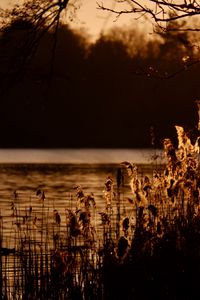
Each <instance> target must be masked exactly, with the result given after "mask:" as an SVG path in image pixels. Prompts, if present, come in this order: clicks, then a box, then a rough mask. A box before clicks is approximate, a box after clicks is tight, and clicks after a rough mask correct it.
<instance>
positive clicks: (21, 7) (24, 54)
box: [0, 0, 79, 83]
mask: <svg viewBox="0 0 200 300" xmlns="http://www.w3.org/2000/svg"><path fill="white" fill-rule="evenodd" d="M78 5H79V0H71V1H70V0H25V1H24V2H23V3H22V4H18V5H15V6H14V7H13V8H11V9H7V10H1V11H0V43H1V48H2V45H3V46H4V45H5V40H6V39H7V36H8V35H10V36H11V40H13V37H15V36H16V34H19V32H20V34H21V35H22V34H23V38H21V41H22V42H21V43H20V45H16V48H15V49H12V52H13V53H15V55H14V59H13V62H12V61H11V60H10V64H12V68H10V69H11V71H10V72H7V74H6V76H5V73H2V71H1V72H0V78H1V82H3V80H7V81H8V82H10V83H11V82H13V81H16V80H18V79H19V78H20V77H21V76H22V75H23V74H24V71H25V69H26V66H27V64H28V63H29V62H30V61H31V59H32V57H33V56H34V54H35V53H36V51H37V49H38V46H39V45H40V41H41V39H42V38H43V37H44V35H45V34H46V33H47V32H51V33H52V36H53V39H52V43H51V45H52V46H51V61H50V64H49V74H52V72H53V66H54V59H55V52H56V45H57V35H58V27H59V24H60V22H61V20H62V18H63V13H64V12H65V11H66V12H67V14H68V16H69V17H70V18H72V17H73V16H74V15H75V11H76V9H77V8H78ZM5 37H6V38H5ZM6 47H7V48H9V45H6ZM11 47H13V41H12V46H11ZM1 73H2V74H1ZM2 77H3V80H2Z"/></svg>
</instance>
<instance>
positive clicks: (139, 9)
mask: <svg viewBox="0 0 200 300" xmlns="http://www.w3.org/2000/svg"><path fill="white" fill-rule="evenodd" d="M105 3H106V4H105ZM114 3H115V6H114V8H113V5H112V6H108V4H107V2H106V1H102V2H98V8H99V9H102V10H106V11H109V12H112V13H113V14H115V15H116V16H117V17H120V16H121V15H122V14H131V15H134V16H135V18H141V17H146V18H147V17H148V18H150V20H153V23H154V24H155V23H156V25H158V26H159V27H161V28H163V29H169V28H168V27H167V26H168V22H172V21H176V20H181V19H182V20H188V18H191V17H195V16H199V15H200V1H199V0H198V1H197V0H142V1H135V0H114ZM178 30H187V31H200V27H195V26H192V25H191V26H190V27H185V22H183V23H182V27H179V28H178Z"/></svg>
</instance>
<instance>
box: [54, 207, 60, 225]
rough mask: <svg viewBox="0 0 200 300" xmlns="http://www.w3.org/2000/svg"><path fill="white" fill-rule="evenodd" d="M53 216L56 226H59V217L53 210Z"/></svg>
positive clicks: (55, 210)
mask: <svg viewBox="0 0 200 300" xmlns="http://www.w3.org/2000/svg"><path fill="white" fill-rule="evenodd" d="M53 214H54V219H55V222H56V224H57V225H60V223H61V217H60V215H59V213H58V211H57V209H54V211H53Z"/></svg>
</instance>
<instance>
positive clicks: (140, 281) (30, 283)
mask: <svg viewBox="0 0 200 300" xmlns="http://www.w3.org/2000/svg"><path fill="white" fill-rule="evenodd" d="M176 131H177V139H178V148H177V149H175V147H174V146H173V144H172V142H171V141H170V139H165V140H164V141H163V156H164V157H165V160H166V164H165V165H164V166H163V165H162V166H160V165H158V164H157V163H156V162H155V163H154V164H153V171H152V175H151V176H149V175H148V176H147V174H144V175H143V174H141V170H139V169H138V166H136V165H135V164H133V163H131V162H126V161H125V162H122V163H121V164H120V165H119V167H118V168H117V170H116V180H115V179H114V178H111V177H107V178H106V179H105V183H104V190H103V193H102V199H103V201H104V209H103V210H101V211H98V210H97V205H96V203H95V195H94V194H89V195H88V194H85V191H84V190H83V188H82V187H81V186H75V187H74V194H73V195H71V199H70V201H69V202H70V205H69V207H65V217H64V218H63V215H62V216H61V214H60V212H59V210H58V209H56V207H55V204H54V203H53V208H52V210H50V206H49V202H48V201H46V200H47V199H46V195H45V193H44V191H43V190H37V192H36V195H35V196H36V197H37V201H38V202H37V203H38V204H37V205H38V206H37V207H36V206H34V205H33V203H32V201H31V199H30V200H29V201H27V204H26V205H27V206H26V207H25V208H21V206H20V197H19V195H18V194H17V193H16V192H15V193H14V195H13V197H12V199H11V206H10V215H11V216H12V223H13V226H12V228H11V229H10V234H9V235H8V234H7V233H5V230H4V229H5V226H4V222H6V217H4V216H2V215H1V214H0V250H1V251H0V299H16V300H17V299H122V298H123V299H147V297H150V298H152V299H194V298H193V295H194V292H196V291H197V287H198V280H199V278H200V202H199V189H200V176H199V160H198V156H199V136H198V135H196V136H195V135H194V132H193V135H192V132H190V134H188V133H185V131H184V129H183V128H182V127H180V126H176ZM155 159H157V157H155ZM127 185H129V187H130V193H129V194H128V196H126V193H125V190H127ZM38 207H39V208H38ZM99 228H100V229H99Z"/></svg>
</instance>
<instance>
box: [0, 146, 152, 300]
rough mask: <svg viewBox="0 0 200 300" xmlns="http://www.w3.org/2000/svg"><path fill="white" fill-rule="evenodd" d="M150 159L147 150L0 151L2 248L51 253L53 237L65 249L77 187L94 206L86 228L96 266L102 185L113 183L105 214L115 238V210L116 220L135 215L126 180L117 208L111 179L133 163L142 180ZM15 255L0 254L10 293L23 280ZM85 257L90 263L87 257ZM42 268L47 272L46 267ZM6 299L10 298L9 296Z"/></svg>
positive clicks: (103, 207) (77, 241)
mask: <svg viewBox="0 0 200 300" xmlns="http://www.w3.org/2000/svg"><path fill="white" fill-rule="evenodd" d="M150 155H152V152H149V151H144V150H143V151H139V150H135V151H134V150H115V151H114V150H108V149H107V150H97V149H96V150H76V151H75V150H73V151H72V150H0V215H1V217H2V218H1V219H0V223H1V226H0V227H1V236H3V239H2V241H1V247H2V249H3V248H4V249H11V250H12V249H14V251H17V252H16V253H18V252H20V251H22V250H21V246H22V244H23V253H26V247H28V249H27V250H28V251H29V252H30V249H31V248H30V247H34V248H33V250H34V251H33V252H34V255H35V253H37V252H38V253H39V254H41V247H43V246H44V247H45V249H46V250H45V251H48V253H50V252H51V249H54V251H56V249H57V247H58V246H56V243H57V241H55V239H54V237H55V236H57V235H58V236H59V245H61V244H62V245H66V237H67V236H69V235H67V230H68V229H67V219H66V209H69V210H71V211H73V212H75V211H76V209H77V207H76V206H77V196H76V194H77V190H76V188H75V187H76V186H81V188H82V190H83V192H84V195H85V196H88V195H91V194H92V195H93V196H94V199H95V202H96V208H94V207H93V206H92V205H91V208H90V213H91V220H92V221H91V223H92V224H91V225H92V228H94V231H91V236H92V237H94V240H95V245H93V246H92V247H93V248H91V249H92V250H91V251H92V252H91V253H92V257H93V258H92V259H93V261H92V263H93V264H94V266H95V268H96V263H97V259H99V257H98V255H97V251H96V250H97V249H100V247H101V246H102V245H103V242H104V241H103V234H104V230H105V227H103V225H102V220H101V216H100V213H101V212H105V211H106V201H105V197H104V190H105V181H106V180H107V178H108V177H111V178H112V179H113V192H114V193H115V194H113V197H112V211H110V214H111V223H112V229H113V230H112V232H111V233H110V237H111V238H113V239H116V238H117V236H116V228H117V227H116V223H117V222H116V216H117V213H118V212H119V211H120V218H121V219H123V218H124V217H127V216H128V217H129V218H131V217H132V216H134V209H133V206H132V205H131V204H130V203H129V202H128V201H127V199H126V198H127V197H128V198H131V197H132V195H131V191H130V188H129V186H128V178H125V181H124V186H123V188H121V189H120V204H119V205H118V203H119V201H118V200H119V198H118V197H117V184H116V175H117V170H118V168H119V167H120V162H122V161H132V162H135V163H136V164H137V165H138V170H139V174H140V175H141V176H142V175H144V174H149V175H151V174H152V164H150V163H149V162H150ZM141 163H142V164H141ZM154 163H155V161H154ZM124 174H125V173H124ZM38 190H41V191H43V192H44V195H45V199H44V201H42V200H41V199H39V197H38V195H37V191H38ZM55 209H56V210H57V212H58V213H59V215H60V217H61V223H60V225H58V224H56V222H55V213H54V211H55ZM89 238H91V237H89ZM85 242H86V239H85V238H84V239H83V237H79V238H78V239H77V238H74V239H71V240H70V245H76V246H77V245H78V246H82V245H85ZM19 257H20V256H16V255H12V254H11V255H9V256H8V257H7V256H2V270H3V274H4V275H5V277H6V278H7V286H9V287H10V290H12V289H13V286H14V284H13V282H14V280H15V277H17V278H18V279H17V280H19V282H21V281H22V278H23V273H21V271H20V270H18V266H21V261H20V259H19ZM95 257H96V258H95ZM94 258H95V259H94ZM87 259H89V260H90V255H89V256H88V257H87ZM38 266H39V265H38ZM47 267H48V268H49V265H48V266H47ZM16 271H17V272H18V273H16ZM76 272H77V271H76ZM78 272H79V271H78ZM6 274H7V275H6ZM14 274H15V276H14ZM16 274H17V275H16ZM77 274H78V275H79V273H77ZM78 275H76V276H78ZM77 278H79V277H77ZM77 280H78V279H77ZM75 281H76V279H75ZM38 286H40V283H38ZM18 289H19V293H22V290H23V286H22V285H21V284H20V286H19V288H18ZM8 298H9V299H12V296H10V297H8Z"/></svg>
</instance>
